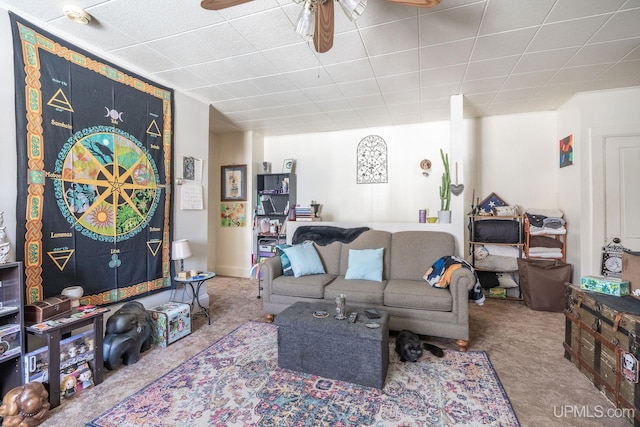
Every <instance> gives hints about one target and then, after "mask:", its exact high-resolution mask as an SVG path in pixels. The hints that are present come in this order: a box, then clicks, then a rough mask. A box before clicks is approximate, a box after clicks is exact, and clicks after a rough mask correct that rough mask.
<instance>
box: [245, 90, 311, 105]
mask: <svg viewBox="0 0 640 427" xmlns="http://www.w3.org/2000/svg"><path fill="white" fill-rule="evenodd" d="M243 100H244V101H245V102H246V103H247V104H249V105H250V106H251V107H252V108H272V107H283V106H290V105H302V104H308V103H309V102H310V101H309V99H308V98H307V97H306V96H305V95H304V94H303V93H302V92H301V91H299V90H293V91H290V92H282V93H279V94H278V96H277V97H273V96H269V95H258V96H252V97H250V98H243Z"/></svg>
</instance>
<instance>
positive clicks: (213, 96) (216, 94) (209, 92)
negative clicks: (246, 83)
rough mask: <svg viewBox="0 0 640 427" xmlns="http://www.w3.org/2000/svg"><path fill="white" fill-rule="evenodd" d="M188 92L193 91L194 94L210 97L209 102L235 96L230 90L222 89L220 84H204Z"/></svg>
mask: <svg viewBox="0 0 640 427" xmlns="http://www.w3.org/2000/svg"><path fill="white" fill-rule="evenodd" d="M187 92H188V93H191V94H192V95H193V96H196V95H197V94H200V96H202V97H203V98H205V99H208V100H209V102H213V103H215V102H217V101H224V100H227V99H233V98H234V97H233V96H231V95H230V94H229V93H228V92H226V91H224V90H222V89H220V88H219V87H218V86H203V87H199V88H197V89H193V90H191V91H187Z"/></svg>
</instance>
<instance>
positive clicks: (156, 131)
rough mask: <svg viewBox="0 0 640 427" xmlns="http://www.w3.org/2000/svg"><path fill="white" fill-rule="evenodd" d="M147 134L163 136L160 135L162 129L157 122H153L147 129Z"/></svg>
mask: <svg viewBox="0 0 640 427" xmlns="http://www.w3.org/2000/svg"><path fill="white" fill-rule="evenodd" d="M147 133H148V134H149V135H155V136H162V133H160V128H159V127H158V124H157V123H156V121H155V120H151V124H149V127H148V128H147Z"/></svg>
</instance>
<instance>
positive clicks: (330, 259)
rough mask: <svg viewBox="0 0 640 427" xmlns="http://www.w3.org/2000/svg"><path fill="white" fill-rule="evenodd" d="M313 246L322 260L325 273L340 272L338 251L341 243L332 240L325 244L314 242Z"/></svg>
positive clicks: (340, 248)
mask: <svg viewBox="0 0 640 427" xmlns="http://www.w3.org/2000/svg"><path fill="white" fill-rule="evenodd" d="M314 246H315V248H316V251H318V255H319V256H320V259H321V260H322V265H324V271H325V272H326V273H327V274H335V275H336V276H337V275H338V274H339V273H340V252H341V250H342V243H340V242H333V243H330V244H328V245H326V246H321V245H318V244H317V243H314Z"/></svg>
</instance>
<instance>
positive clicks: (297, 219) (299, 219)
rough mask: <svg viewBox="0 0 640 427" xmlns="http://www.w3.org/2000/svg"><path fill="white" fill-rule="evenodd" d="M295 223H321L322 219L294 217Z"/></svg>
mask: <svg viewBox="0 0 640 427" xmlns="http://www.w3.org/2000/svg"><path fill="white" fill-rule="evenodd" d="M296 221H300V222H311V221H322V218H320V217H301V218H298V217H296Z"/></svg>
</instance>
